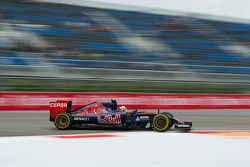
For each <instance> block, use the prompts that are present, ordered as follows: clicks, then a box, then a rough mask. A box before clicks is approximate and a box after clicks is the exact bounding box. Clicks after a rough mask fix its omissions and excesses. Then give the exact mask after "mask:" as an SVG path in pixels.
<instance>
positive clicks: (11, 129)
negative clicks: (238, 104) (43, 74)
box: [0, 110, 250, 167]
mask: <svg viewBox="0 0 250 167" xmlns="http://www.w3.org/2000/svg"><path fill="white" fill-rule="evenodd" d="M168 111H170V112H171V113H173V114H174V115H175V117H176V118H177V119H181V120H186V121H192V122H193V130H192V131H191V132H189V133H179V132H176V131H174V130H173V129H171V130H170V131H167V132H164V133H159V132H154V131H151V130H144V131H142V130H125V131H123V130H115V129H78V130H76V129H74V130H66V131H61V130H57V129H56V128H55V127H54V124H53V123H52V122H49V118H48V111H39V112H37V111H25V112H23V111H1V112H0V136H1V137H0V148H1V153H0V166H4V167H16V166H18V167H34V166H36V167H44V166H52V165H53V166H55V165H56V166H61V167H69V166H73V165H77V166H94V167H95V166H104V167H106V166H109V167H117V166H119V167H128V166H129V167H138V166H143V167H152V166H154V167H162V166H172V167H183V166H185V167H201V166H202V167H211V166H220V167H233V166H248V165H249V164H250V159H249V155H250V147H249V145H250V130H249V127H250V111H249V110H216V111H215V110H199V111H198V110H197V111H196V110H194V111H189V110H185V111H184V110H180V111H176V110H175V111H171V110H168Z"/></svg>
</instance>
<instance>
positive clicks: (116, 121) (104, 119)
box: [97, 114, 121, 124]
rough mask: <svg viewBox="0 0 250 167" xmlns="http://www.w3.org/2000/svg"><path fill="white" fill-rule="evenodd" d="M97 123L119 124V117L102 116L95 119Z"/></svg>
mask: <svg viewBox="0 0 250 167" xmlns="http://www.w3.org/2000/svg"><path fill="white" fill-rule="evenodd" d="M97 122H98V123H99V124H120V123H121V115H120V114H115V115H114V116H112V115H103V116H98V117H97Z"/></svg>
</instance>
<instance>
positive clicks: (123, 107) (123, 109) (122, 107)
mask: <svg viewBox="0 0 250 167" xmlns="http://www.w3.org/2000/svg"><path fill="white" fill-rule="evenodd" d="M119 109H120V110H121V111H123V112H127V107H125V106H121V107H119Z"/></svg>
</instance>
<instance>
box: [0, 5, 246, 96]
mask: <svg viewBox="0 0 250 167" xmlns="http://www.w3.org/2000/svg"><path fill="white" fill-rule="evenodd" d="M0 20H1V22H0V91H71V92H95V91H98V92H100V91H104V92H109V91H112V92H159V93H161V92H162V93H164V92H168V93H249V92H250V67H249V65H250V48H249V47H250V24H246V23H233V22H224V21H212V20H209V19H201V18H196V17H190V16H174V15H159V14H158V15H157V14H150V13H146V12H135V11H124V10H123V11H121V10H120V11H119V10H115V9H114V10H111V9H102V8H93V7H82V6H81V7H80V6H71V5H64V4H54V3H45V2H34V1H20V0H19V1H10V0H1V1H0Z"/></svg>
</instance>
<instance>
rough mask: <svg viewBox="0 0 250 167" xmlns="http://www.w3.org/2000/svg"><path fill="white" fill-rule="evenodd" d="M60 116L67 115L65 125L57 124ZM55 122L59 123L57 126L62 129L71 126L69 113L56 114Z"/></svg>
mask: <svg viewBox="0 0 250 167" xmlns="http://www.w3.org/2000/svg"><path fill="white" fill-rule="evenodd" d="M60 117H65V118H66V119H67V124H66V125H64V126H61V125H60V126H59V125H58V124H57V121H59V120H57V119H59V118H60ZM55 123H56V125H57V127H59V128H60V129H66V128H67V127H68V126H69V124H70V117H69V116H68V115H67V114H58V115H57V116H56V119H55Z"/></svg>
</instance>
